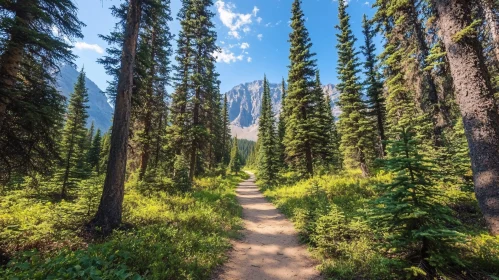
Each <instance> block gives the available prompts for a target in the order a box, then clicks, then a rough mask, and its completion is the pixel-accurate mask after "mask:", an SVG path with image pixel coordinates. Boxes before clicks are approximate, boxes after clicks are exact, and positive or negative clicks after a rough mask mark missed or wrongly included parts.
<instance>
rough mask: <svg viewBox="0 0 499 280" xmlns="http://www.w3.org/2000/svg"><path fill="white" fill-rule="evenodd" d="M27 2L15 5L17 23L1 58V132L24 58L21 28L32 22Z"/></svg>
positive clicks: (23, 0)
mask: <svg viewBox="0 0 499 280" xmlns="http://www.w3.org/2000/svg"><path fill="white" fill-rule="evenodd" d="M28 2H29V1H26V0H18V1H17V3H16V4H13V5H15V8H14V10H15V19H14V21H15V23H14V25H13V26H12V29H11V30H10V34H9V36H8V37H9V40H8V42H7V44H6V47H5V51H4V52H3V54H2V56H0V131H1V130H2V127H3V122H4V120H5V118H6V116H7V107H8V105H9V103H10V102H12V100H10V97H9V96H8V95H9V94H10V91H11V89H12V87H14V85H15V84H16V79H17V75H18V73H19V67H20V65H21V60H22V58H23V50H24V47H25V45H24V42H23V41H24V40H25V39H24V38H23V37H24V36H25V34H23V33H22V32H21V30H20V29H21V28H27V27H28V25H29V22H30V21H31V18H32V17H31V15H30V14H29V13H28V8H29V7H28V5H29V3H28Z"/></svg>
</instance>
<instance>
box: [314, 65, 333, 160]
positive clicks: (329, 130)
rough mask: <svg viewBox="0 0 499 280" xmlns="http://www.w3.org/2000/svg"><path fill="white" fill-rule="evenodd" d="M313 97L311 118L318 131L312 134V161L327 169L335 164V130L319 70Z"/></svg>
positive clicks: (328, 100)
mask: <svg viewBox="0 0 499 280" xmlns="http://www.w3.org/2000/svg"><path fill="white" fill-rule="evenodd" d="M313 98H314V104H316V114H315V115H314V118H312V125H313V127H314V128H316V129H317V130H318V132H320V133H317V134H316V135H315V136H314V145H313V147H314V149H313V153H314V161H315V164H316V165H317V166H320V167H323V168H326V169H328V168H330V167H332V166H333V165H336V164H337V162H335V160H334V155H335V153H337V152H336V145H335V144H334V143H333V142H332V141H334V139H333V137H334V136H333V133H335V132H333V130H336V128H335V126H336V125H335V123H334V119H333V117H332V111H331V104H330V99H329V96H328V95H327V99H326V97H325V96H324V92H323V90H322V84H321V79H320V75H319V71H317V72H316V75H315V86H314V95H313Z"/></svg>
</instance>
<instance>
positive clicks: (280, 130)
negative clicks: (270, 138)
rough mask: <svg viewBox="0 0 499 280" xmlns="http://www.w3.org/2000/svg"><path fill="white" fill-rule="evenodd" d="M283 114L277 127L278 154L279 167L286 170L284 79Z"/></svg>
mask: <svg viewBox="0 0 499 280" xmlns="http://www.w3.org/2000/svg"><path fill="white" fill-rule="evenodd" d="M281 91H282V95H281V112H280V113H279V123H278V125H277V134H278V148H279V149H278V153H279V165H280V167H281V168H286V147H285V146H284V137H285V135H286V112H285V110H286V85H285V83H284V78H283V79H282V83H281Z"/></svg>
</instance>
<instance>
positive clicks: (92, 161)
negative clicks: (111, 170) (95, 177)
mask: <svg viewBox="0 0 499 280" xmlns="http://www.w3.org/2000/svg"><path fill="white" fill-rule="evenodd" d="M101 141H102V137H101V132H100V129H97V132H96V133H95V137H94V139H93V140H92V145H91V146H90V149H89V150H88V154H87V163H88V165H89V167H90V169H91V170H92V171H95V172H97V174H99V173H100V170H99V168H100V153H101V145H102V143H101Z"/></svg>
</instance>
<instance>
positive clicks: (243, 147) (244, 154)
mask: <svg viewBox="0 0 499 280" xmlns="http://www.w3.org/2000/svg"><path fill="white" fill-rule="evenodd" d="M229 139H230V138H229ZM255 145H256V142H254V141H251V140H246V139H237V146H238V147H237V150H238V151H239V155H240V156H241V165H245V164H246V163H247V161H248V158H249V156H250V154H251V153H252V151H253V149H255ZM229 155H230V153H229Z"/></svg>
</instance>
